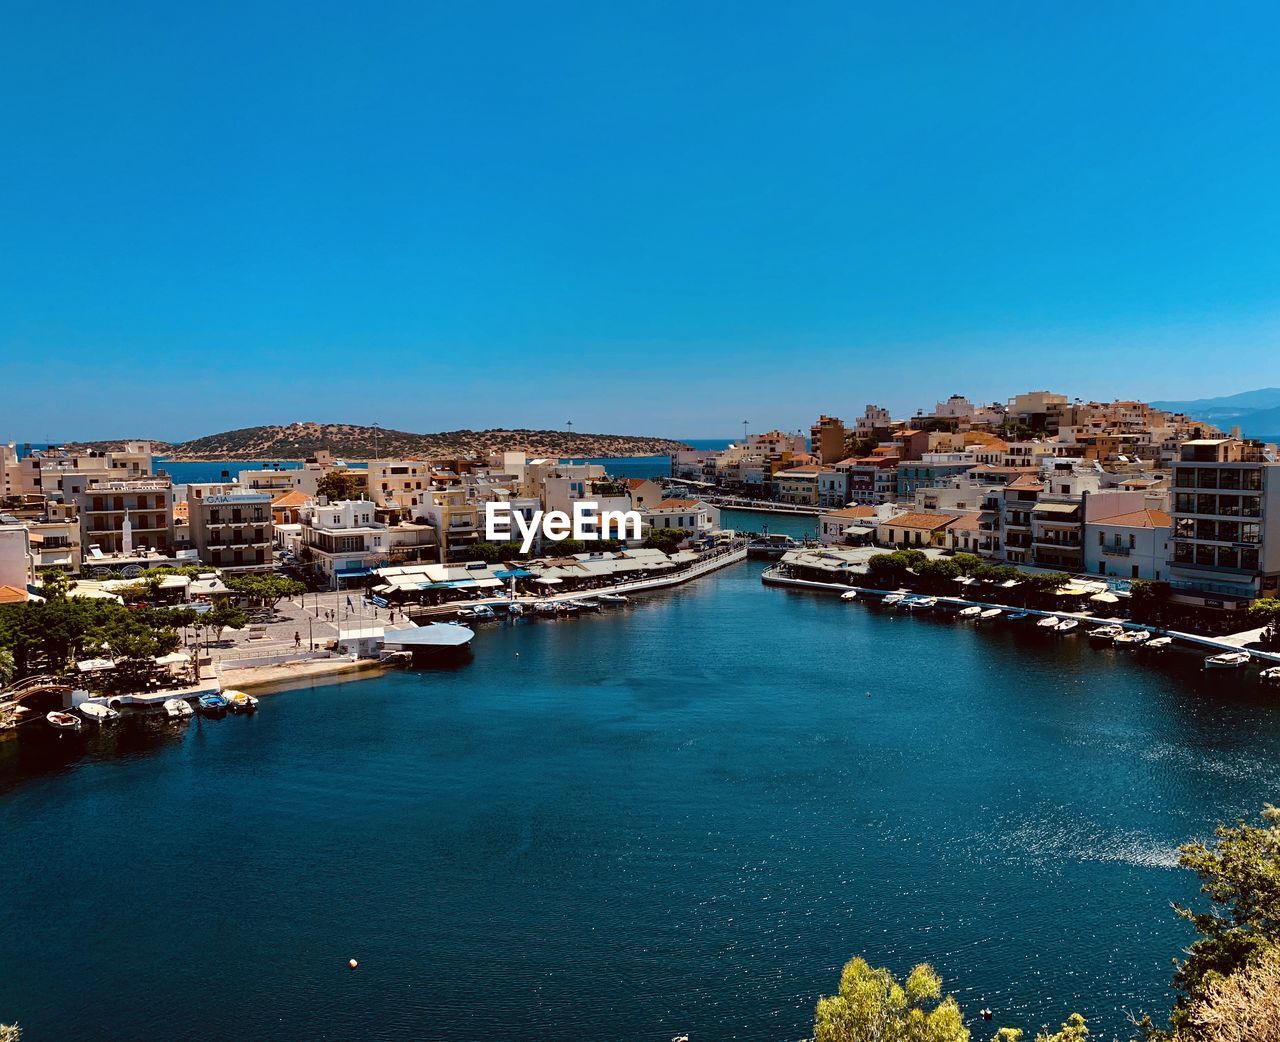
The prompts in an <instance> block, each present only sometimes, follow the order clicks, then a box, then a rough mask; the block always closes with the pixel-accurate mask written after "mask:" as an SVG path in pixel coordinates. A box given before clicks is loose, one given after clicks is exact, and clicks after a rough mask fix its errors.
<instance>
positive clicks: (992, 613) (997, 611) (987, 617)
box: [978, 608, 1004, 622]
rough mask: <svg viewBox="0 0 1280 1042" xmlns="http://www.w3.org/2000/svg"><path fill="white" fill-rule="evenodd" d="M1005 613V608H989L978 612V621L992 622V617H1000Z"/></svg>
mask: <svg viewBox="0 0 1280 1042" xmlns="http://www.w3.org/2000/svg"><path fill="white" fill-rule="evenodd" d="M1003 614H1004V609H1003V608H988V609H987V610H986V611H984V612H980V613H979V614H978V621H979V622H990V621H991V620H992V619H998V618H999V617H1000V616H1001V615H1003Z"/></svg>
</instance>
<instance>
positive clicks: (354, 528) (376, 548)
mask: <svg viewBox="0 0 1280 1042" xmlns="http://www.w3.org/2000/svg"><path fill="white" fill-rule="evenodd" d="M287 527H288V526H284V525H282V526H281V528H282V529H285V528H287ZM299 542H300V550H299V554H300V556H301V558H302V561H303V563H304V564H306V565H308V566H310V567H311V569H312V570H313V571H314V572H315V573H316V574H317V575H318V576H320V577H322V578H323V579H325V580H326V582H327V583H328V585H329V588H330V589H332V590H337V589H341V588H342V587H343V586H344V585H359V584H360V583H362V582H363V581H364V580H365V579H366V578H368V577H369V576H370V575H371V574H372V572H373V569H375V568H379V567H381V566H383V565H385V564H387V562H388V559H389V556H390V552H391V537H390V533H389V532H388V530H387V526H386V525H384V524H382V523H381V522H379V521H375V520H374V506H373V504H372V503H371V502H369V501H368V500H364V499H353V500H344V501H343V502H340V503H327V504H318V505H316V506H315V507H313V508H311V511H310V514H309V515H308V516H306V517H305V518H304V519H303V521H302V524H301V527H300V531H299Z"/></svg>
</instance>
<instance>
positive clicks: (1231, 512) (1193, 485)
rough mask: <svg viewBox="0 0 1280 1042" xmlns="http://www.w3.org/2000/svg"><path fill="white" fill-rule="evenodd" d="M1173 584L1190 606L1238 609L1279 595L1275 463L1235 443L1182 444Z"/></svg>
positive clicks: (1278, 474) (1265, 449) (1279, 490)
mask: <svg viewBox="0 0 1280 1042" xmlns="http://www.w3.org/2000/svg"><path fill="white" fill-rule="evenodd" d="M1172 515H1173V561H1172V563H1171V564H1170V567H1169V575H1170V582H1171V583H1172V585H1173V587H1174V590H1175V595H1176V598H1177V599H1178V600H1179V601H1181V602H1183V603H1187V604H1195V605H1199V606H1203V607H1208V608H1215V609H1221V610H1226V611H1235V610H1240V609H1243V608H1245V607H1247V606H1248V604H1249V602H1250V601H1252V600H1253V599H1254V598H1256V597H1275V596H1277V594H1278V593H1280V461H1277V458H1276V454H1275V451H1274V447H1272V446H1266V445H1262V444H1261V443H1259V442H1253V441H1241V440H1238V439H1234V438H1204V439H1195V440H1191V441H1187V442H1184V443H1183V444H1182V446H1181V451H1180V455H1179V458H1178V461H1177V463H1176V464H1175V466H1174V472H1173V511H1172Z"/></svg>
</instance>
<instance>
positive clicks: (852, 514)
mask: <svg viewBox="0 0 1280 1042" xmlns="http://www.w3.org/2000/svg"><path fill="white" fill-rule="evenodd" d="M822 516H823V517H847V518H854V519H856V518H860V517H875V516H876V508H875V507H841V508H840V509H839V510H828V511H827V512H826V513H825V514H823V515H822Z"/></svg>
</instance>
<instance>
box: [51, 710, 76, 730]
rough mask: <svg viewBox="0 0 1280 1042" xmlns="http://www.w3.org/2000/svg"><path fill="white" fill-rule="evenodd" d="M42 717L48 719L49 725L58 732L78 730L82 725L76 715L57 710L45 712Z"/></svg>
mask: <svg viewBox="0 0 1280 1042" xmlns="http://www.w3.org/2000/svg"><path fill="white" fill-rule="evenodd" d="M44 718H45V719H46V720H47V721H49V726H50V727H52V728H53V729H54V730H55V731H58V732H59V733H66V732H68V731H70V732H74V731H79V730H80V728H81V727H83V726H84V725H83V724H82V723H81V721H80V718H79V717H78V716H72V715H71V714H70V713H60V712H58V711H57V710H55V711H54V712H52V713H46V714H45V717H44Z"/></svg>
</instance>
